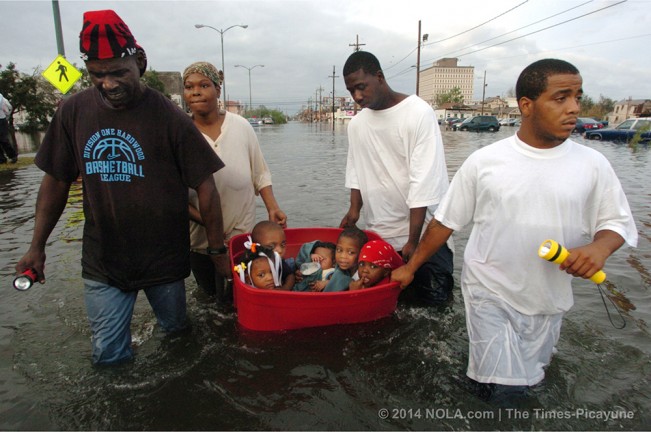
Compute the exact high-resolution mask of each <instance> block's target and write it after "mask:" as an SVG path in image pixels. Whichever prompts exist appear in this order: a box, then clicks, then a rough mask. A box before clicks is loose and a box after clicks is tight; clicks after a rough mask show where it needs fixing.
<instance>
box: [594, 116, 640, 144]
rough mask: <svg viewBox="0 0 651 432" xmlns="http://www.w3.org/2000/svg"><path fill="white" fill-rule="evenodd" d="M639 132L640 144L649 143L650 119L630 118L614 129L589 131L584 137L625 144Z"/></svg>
mask: <svg viewBox="0 0 651 432" xmlns="http://www.w3.org/2000/svg"><path fill="white" fill-rule="evenodd" d="M640 131H642V132H641V138H642V139H641V142H646V143H648V142H651V117H643V118H630V119H627V120H624V121H623V122H622V123H620V124H618V125H617V126H616V127H614V128H608V129H593V130H589V131H586V132H585V137H586V138H587V139H591V140H604V141H613V142H621V143H627V142H629V141H630V140H631V139H632V138H633V137H634V136H635V134H636V133H638V132H640Z"/></svg>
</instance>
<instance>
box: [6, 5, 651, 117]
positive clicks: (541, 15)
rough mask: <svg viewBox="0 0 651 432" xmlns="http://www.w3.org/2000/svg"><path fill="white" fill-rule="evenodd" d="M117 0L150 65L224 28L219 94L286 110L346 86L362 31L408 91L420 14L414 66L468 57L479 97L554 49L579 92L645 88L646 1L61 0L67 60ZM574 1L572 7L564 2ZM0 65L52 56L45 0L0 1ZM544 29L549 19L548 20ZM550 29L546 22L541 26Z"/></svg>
mask: <svg viewBox="0 0 651 432" xmlns="http://www.w3.org/2000/svg"><path fill="white" fill-rule="evenodd" d="M99 9H113V10H115V11H116V12H117V13H118V15H120V16H121V17H122V19H123V20H124V21H125V22H126V23H127V25H128V26H129V27H130V28H131V31H132V32H133V34H134V36H135V37H136V39H137V41H138V43H139V44H140V45H141V46H142V47H143V48H144V49H145V51H146V52H147V56H148V61H149V67H150V68H153V69H154V70H157V71H178V72H182V71H183V69H184V68H185V67H186V66H187V65H188V64H190V63H192V62H194V61H198V60H206V61H210V62H212V63H213V64H215V65H216V66H217V67H218V68H221V44H220V34H219V32H217V31H215V30H212V29H209V28H202V29H197V28H195V27H194V25H195V24H205V25H209V26H212V27H215V28H216V29H226V28H228V27H230V26H232V25H236V24H246V25H248V28H246V29H243V28H239V27H234V28H231V29H230V30H228V31H226V32H225V33H224V55H225V65H226V67H225V76H226V95H227V97H228V99H232V100H240V101H242V102H243V103H248V100H249V81H248V77H249V72H248V71H247V69H245V68H241V67H240V68H235V67H234V66H235V65H236V64H240V65H243V66H246V67H253V66H255V65H257V64H262V65H264V67H255V68H253V69H252V70H251V81H252V99H253V105H254V106H257V105H260V104H262V105H265V106H267V107H269V108H277V109H280V110H282V111H286V112H287V113H289V114H293V113H294V112H295V111H297V110H298V109H299V108H300V107H301V105H306V104H307V100H308V98H312V99H314V98H315V97H316V95H317V91H318V89H319V88H322V89H323V90H322V94H323V95H324V96H326V95H329V94H330V93H331V92H332V89H333V79H332V78H331V76H332V73H333V66H334V69H335V75H336V76H337V78H335V80H334V86H335V93H336V95H337V96H348V93H347V92H346V90H345V86H344V81H343V77H342V76H341V75H342V74H341V70H342V67H343V64H344V62H345V61H346V58H347V57H348V55H349V54H350V53H352V51H353V47H352V46H351V45H352V44H355V42H356V38H357V37H359V43H360V44H364V45H363V46H361V48H362V49H363V50H366V51H369V52H372V53H373V54H375V55H376V56H377V57H378V58H379V60H380V63H381V64H382V67H383V69H384V71H385V75H386V77H387V78H388V82H389V84H390V85H391V87H392V88H393V89H394V90H397V91H400V92H404V93H407V94H412V93H414V92H415V89H416V70H415V65H416V57H417V56H416V53H417V50H416V48H417V40H418V21H419V20H420V21H421V27H422V34H423V35H424V34H428V39H427V42H425V43H424V45H423V46H422V49H421V69H424V68H426V67H429V66H431V65H432V63H433V62H434V61H436V60H437V59H439V58H442V57H458V58H459V65H460V66H474V67H475V77H476V78H475V98H476V99H481V97H482V84H483V79H484V71H485V72H486V84H487V87H486V96H487V97H488V96H498V95H499V96H506V95H507V93H508V92H509V91H510V90H511V89H513V87H514V86H515V81H516V79H517V77H518V74H519V73H520V71H521V70H522V69H523V68H524V67H525V66H527V65H528V64H530V63H531V62H533V61H536V60H538V59H541V58H546V57H556V58H562V59H565V60H568V61H570V62H571V63H573V64H574V65H575V66H577V67H578V68H579V70H580V71H581V74H582V76H583V80H584V91H585V93H586V94H587V95H589V96H591V97H592V98H593V99H595V100H598V99H599V96H600V95H604V96H606V97H610V98H612V99H615V100H621V99H625V98H628V97H632V98H633V99H645V98H651V79H650V77H651V55H649V53H650V52H651V47H650V46H651V0H628V1H623V2H622V1H621V0H592V1H589V0H493V1H491V0H459V1H441V0H426V1H412V0H346V1H340V0H260V1H246V0H219V1H218V0H207V1H181V0H176V1H145V0H131V1H88V0H87V1H67V0H60V1H59V10H60V13H61V23H62V27H63V40H64V44H65V54H66V58H67V59H68V60H69V61H70V62H72V63H76V64H78V65H82V64H83V63H82V62H81V60H80V58H79V32H80V30H81V25H82V16H83V12H84V11H87V10H99ZM570 9H571V10H570ZM0 17H1V23H2V31H1V36H0V64H1V65H2V68H3V69H4V67H5V66H6V65H7V63H9V62H13V63H15V64H16V66H17V68H18V70H19V71H21V72H25V73H32V72H33V71H34V68H36V67H39V68H41V69H44V68H46V67H47V66H48V65H49V64H50V63H51V62H52V61H53V60H54V58H55V57H56V55H57V47H56V38H55V31H54V19H53V12H52V2H51V1H47V0H39V1H4V0H0ZM548 27H549V28H548ZM545 28H547V29H545Z"/></svg>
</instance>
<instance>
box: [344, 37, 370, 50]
mask: <svg viewBox="0 0 651 432" xmlns="http://www.w3.org/2000/svg"><path fill="white" fill-rule="evenodd" d="M362 45H366V44H361V43H359V35H356V42H355V43H354V44H348V46H351V47H355V49H354V51H355V52H357V51H359V50H360V48H359V47H360V46H362Z"/></svg>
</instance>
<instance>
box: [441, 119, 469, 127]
mask: <svg viewBox="0 0 651 432" xmlns="http://www.w3.org/2000/svg"><path fill="white" fill-rule="evenodd" d="M463 120H464V119H462V118H458V117H448V118H446V119H445V124H446V126H452V125H453V124H455V123H457V122H461V121H463Z"/></svg>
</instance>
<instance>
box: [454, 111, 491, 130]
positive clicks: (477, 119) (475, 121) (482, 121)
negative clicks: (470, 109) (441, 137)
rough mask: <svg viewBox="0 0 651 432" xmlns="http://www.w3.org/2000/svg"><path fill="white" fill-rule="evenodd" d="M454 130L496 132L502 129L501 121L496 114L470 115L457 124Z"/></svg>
mask: <svg viewBox="0 0 651 432" xmlns="http://www.w3.org/2000/svg"><path fill="white" fill-rule="evenodd" d="M454 130H459V131H476V132H480V131H490V132H495V131H498V130H500V123H499V122H498V121H497V117H495V116H487V115H479V116H473V117H468V118H467V119H465V120H464V121H463V122H461V123H457V124H455V125H454Z"/></svg>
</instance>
